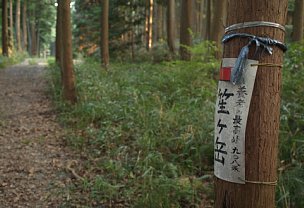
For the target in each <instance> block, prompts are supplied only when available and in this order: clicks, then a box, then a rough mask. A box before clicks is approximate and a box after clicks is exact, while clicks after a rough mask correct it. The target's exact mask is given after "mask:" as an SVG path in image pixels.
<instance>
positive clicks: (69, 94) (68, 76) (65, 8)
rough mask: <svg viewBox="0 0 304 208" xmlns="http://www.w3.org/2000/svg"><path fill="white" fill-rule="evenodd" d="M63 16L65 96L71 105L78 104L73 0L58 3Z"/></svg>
mask: <svg viewBox="0 0 304 208" xmlns="http://www.w3.org/2000/svg"><path fill="white" fill-rule="evenodd" d="M58 3H59V5H58V6H60V7H61V8H62V10H61V15H62V19H61V20H62V23H61V27H62V28H61V31H62V34H61V38H62V43H63V44H62V47H61V48H62V67H63V69H62V71H63V79H62V80H63V96H64V99H65V100H66V101H68V102H69V103H71V104H74V103H76V101H77V98H76V89H75V75H74V68H73V54H72V26H71V11H70V3H71V0H66V1H58Z"/></svg>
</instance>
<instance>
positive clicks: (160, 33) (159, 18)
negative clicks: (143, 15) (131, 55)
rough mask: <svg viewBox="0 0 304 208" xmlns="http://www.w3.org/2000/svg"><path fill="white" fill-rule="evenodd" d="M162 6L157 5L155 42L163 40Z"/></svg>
mask: <svg viewBox="0 0 304 208" xmlns="http://www.w3.org/2000/svg"><path fill="white" fill-rule="evenodd" d="M163 34H164V33H163V6H162V4H157V40H158V41H159V40H163V39H164V37H163V36H164V35H163Z"/></svg>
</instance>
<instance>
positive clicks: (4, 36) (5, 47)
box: [2, 0, 8, 56]
mask: <svg viewBox="0 0 304 208" xmlns="http://www.w3.org/2000/svg"><path fill="white" fill-rule="evenodd" d="M7 23H8V21H7V0H2V55H3V56H8V25H7Z"/></svg>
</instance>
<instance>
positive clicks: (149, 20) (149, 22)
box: [145, 0, 153, 51]
mask: <svg viewBox="0 0 304 208" xmlns="http://www.w3.org/2000/svg"><path fill="white" fill-rule="evenodd" d="M145 24H146V49H147V51H149V50H150V49H151V48H152V41H153V37H152V35H153V0H146V23H145Z"/></svg>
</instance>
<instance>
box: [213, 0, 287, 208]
mask: <svg viewBox="0 0 304 208" xmlns="http://www.w3.org/2000/svg"><path fill="white" fill-rule="evenodd" d="M286 15H287V0H282V1H280V3H278V1H276V0H268V1H264V0H228V17H227V25H228V26H229V25H232V24H235V23H242V22H250V21H268V22H276V23H279V24H282V25H284V24H285V20H286ZM233 32H245V33H249V34H253V35H257V36H263V37H270V38H273V39H276V40H279V41H282V42H283V41H284V36H285V33H284V32H283V31H282V30H280V29H277V28H272V27H252V28H245V29H240V30H235V31H233ZM247 43H248V39H247V40H246V39H239V38H236V39H233V40H231V41H229V42H228V43H226V44H225V46H224V55H223V57H225V58H235V57H237V56H238V55H239V53H240V49H241V48H242V47H243V46H245V45H246V44H247ZM273 49H274V51H273V55H268V54H266V53H263V55H262V56H261V58H260V60H259V62H260V63H273V64H282V63H283V52H282V50H280V49H278V48H277V47H273ZM254 50H255V49H254V48H253V49H251V53H250V55H249V59H253V56H254ZM281 72H282V69H281V68H280V67H265V66H259V67H258V71H257V76H256V80H255V85H254V90H253V94H252V99H251V104H250V109H249V114H248V120H247V128H246V135H245V136H246V144H245V149H246V150H245V152H246V153H245V169H246V171H245V177H246V180H247V181H259V182H274V181H276V180H277V153H278V136H279V123H280V117H279V112H280V90H281V76H282V75H281ZM227 139H228V138H227ZM223 207H225V208H232V207H233V208H244V207H246V208H256V207H259V208H274V207H275V186H271V185H264V184H255V183H250V182H246V184H236V183H230V182H227V181H224V180H221V179H218V178H215V208H223Z"/></svg>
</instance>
